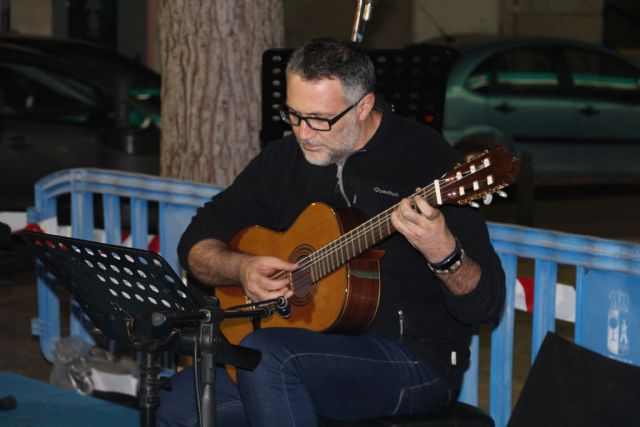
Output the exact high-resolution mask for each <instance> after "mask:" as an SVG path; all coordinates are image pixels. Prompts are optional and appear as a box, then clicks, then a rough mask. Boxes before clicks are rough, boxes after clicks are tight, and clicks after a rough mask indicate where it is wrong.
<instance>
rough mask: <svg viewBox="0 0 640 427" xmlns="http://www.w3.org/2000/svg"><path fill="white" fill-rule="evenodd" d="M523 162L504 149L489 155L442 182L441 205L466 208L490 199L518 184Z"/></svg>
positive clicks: (451, 172)
mask: <svg viewBox="0 0 640 427" xmlns="http://www.w3.org/2000/svg"><path fill="white" fill-rule="evenodd" d="M519 166H520V161H519V160H518V159H517V158H516V157H514V156H513V155H512V154H511V153H510V152H509V151H507V150H506V149H504V148H497V149H495V150H493V151H487V152H485V153H483V154H482V155H481V156H479V157H477V158H475V159H473V160H471V161H469V162H467V163H464V164H461V165H458V166H456V167H455V168H453V169H452V170H451V171H449V172H447V173H446V174H444V175H443V176H442V178H440V179H439V186H440V193H441V199H442V203H443V204H444V203H448V204H456V205H465V204H469V203H471V202H473V201H474V200H477V199H481V198H490V197H491V195H492V194H493V193H497V192H500V190H502V189H503V188H505V187H507V186H509V185H511V184H512V183H513V182H514V181H515V180H516V175H517V174H518V168H519Z"/></svg>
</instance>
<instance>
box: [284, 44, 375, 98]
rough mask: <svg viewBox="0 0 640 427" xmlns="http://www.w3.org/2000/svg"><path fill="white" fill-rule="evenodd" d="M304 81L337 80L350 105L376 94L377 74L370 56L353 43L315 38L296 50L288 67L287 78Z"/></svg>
mask: <svg viewBox="0 0 640 427" xmlns="http://www.w3.org/2000/svg"><path fill="white" fill-rule="evenodd" d="M292 74H297V75H299V76H300V77H302V79H304V80H309V81H317V80H322V79H338V80H339V81H340V83H341V84H342V88H343V89H344V92H345V96H346V98H347V101H348V102H349V103H355V102H357V101H358V100H360V99H361V98H362V97H363V96H364V95H366V94H367V93H370V92H374V90H375V86H376V75H375V70H374V68H373V63H372V62H371V59H370V58H369V56H368V55H367V54H366V53H365V52H363V51H362V50H360V49H359V48H357V47H356V46H355V45H354V44H353V43H350V42H346V41H339V40H335V39H329V38H325V39H315V40H311V41H310V42H308V43H307V44H305V45H304V46H302V47H300V48H298V49H296V50H295V51H294V52H293V54H292V55H291V58H289V62H288V64H287V77H289V76H290V75H292Z"/></svg>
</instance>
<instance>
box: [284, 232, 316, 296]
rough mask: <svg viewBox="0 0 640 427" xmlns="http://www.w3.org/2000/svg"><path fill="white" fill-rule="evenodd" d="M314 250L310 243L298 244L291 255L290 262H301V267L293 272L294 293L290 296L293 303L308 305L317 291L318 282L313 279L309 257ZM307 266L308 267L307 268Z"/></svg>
mask: <svg viewBox="0 0 640 427" xmlns="http://www.w3.org/2000/svg"><path fill="white" fill-rule="evenodd" d="M313 251H314V248H312V247H311V246H309V245H301V246H298V247H297V248H296V249H295V250H294V251H293V252H292V253H291V255H290V256H289V261H290V262H296V263H298V264H300V269H299V270H297V271H295V272H294V273H293V274H292V279H293V292H294V295H293V296H292V297H291V298H289V301H290V302H291V303H292V304H293V305H298V306H301V305H306V304H308V303H309V302H311V300H312V299H313V297H314V295H315V294H316V292H317V289H318V284H317V283H315V282H314V281H313V277H312V276H311V269H310V268H308V266H309V260H308V259H307V257H308V256H309V254H311V253H312V252H313ZM305 267H307V268H305Z"/></svg>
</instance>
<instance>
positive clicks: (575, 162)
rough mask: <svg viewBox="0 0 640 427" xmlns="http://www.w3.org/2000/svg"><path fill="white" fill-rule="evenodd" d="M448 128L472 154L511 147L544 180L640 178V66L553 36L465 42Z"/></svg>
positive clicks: (451, 90) (452, 79) (450, 92)
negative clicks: (530, 163) (530, 161)
mask: <svg viewBox="0 0 640 427" xmlns="http://www.w3.org/2000/svg"><path fill="white" fill-rule="evenodd" d="M453 46H454V47H455V48H456V49H457V50H458V51H459V53H460V56H459V58H458V59H457V61H456V62H455V63H454V65H453V66H452V68H451V70H450V74H449V78H448V83H447V91H446V102H445V108H444V119H443V126H442V130H443V134H444V135H445V137H446V138H447V140H448V141H449V142H450V143H451V144H452V145H454V146H455V147H456V148H457V149H458V150H459V151H460V152H461V153H462V154H463V155H464V156H465V157H466V158H469V157H473V156H475V155H477V154H478V153H479V152H481V151H482V150H485V149H492V148H495V147H497V146H504V147H507V148H508V149H510V150H511V151H512V152H513V153H514V154H515V155H516V156H518V157H521V158H522V157H524V156H527V155H528V156H527V158H530V159H531V160H532V166H533V176H534V179H535V181H536V183H540V184H556V183H561V184H566V183H615V182H630V183H640V161H639V159H640V126H638V125H639V124H640V67H638V66H637V65H636V64H634V63H633V62H631V61H630V60H628V59H626V58H624V57H623V56H621V55H619V54H617V53H615V52H613V51H612V50H609V49H607V48H604V47H602V46H598V45H594V44H588V43H583V42H579V41H572V40H563V39H553V38H514V39H481V38H478V37H472V38H471V40H467V41H465V40H460V41H458V44H457V45H456V44H454V45H453Z"/></svg>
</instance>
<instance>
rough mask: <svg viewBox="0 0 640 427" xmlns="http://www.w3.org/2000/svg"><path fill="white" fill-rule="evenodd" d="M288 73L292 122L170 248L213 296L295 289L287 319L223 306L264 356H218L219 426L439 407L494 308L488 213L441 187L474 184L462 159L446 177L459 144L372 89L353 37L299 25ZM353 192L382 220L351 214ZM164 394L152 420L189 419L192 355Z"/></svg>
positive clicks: (497, 273) (498, 297) (498, 294)
mask: <svg viewBox="0 0 640 427" xmlns="http://www.w3.org/2000/svg"><path fill="white" fill-rule="evenodd" d="M286 77H287V98H286V106H285V108H284V109H283V110H282V111H281V116H282V119H283V120H284V121H285V122H286V123H289V124H290V125H291V127H292V130H293V134H292V135H288V136H286V137H285V138H283V139H282V140H279V141H275V142H272V143H270V144H268V145H267V146H266V147H265V149H264V150H263V151H262V152H261V153H260V154H259V155H258V156H257V157H256V158H255V159H254V160H253V161H252V162H251V163H250V164H249V165H248V166H247V167H246V169H245V170H244V171H243V172H242V173H241V174H240V175H239V176H238V177H237V178H236V180H235V181H234V183H233V184H232V185H231V186H230V187H229V188H227V189H226V190H225V191H223V192H222V193H220V194H218V195H217V196H215V197H214V198H213V199H212V200H211V201H210V202H208V203H207V204H206V205H205V206H204V207H202V208H201V209H200V210H199V211H198V213H197V214H196V215H195V216H194V218H193V220H192V222H191V224H190V225H189V226H188V228H187V230H186V231H185V233H184V235H183V237H182V240H181V242H180V246H179V249H178V252H179V255H180V260H181V263H182V265H183V267H185V269H187V270H188V271H189V272H190V273H191V274H193V275H194V276H195V277H196V278H197V279H198V280H199V281H201V282H202V283H204V284H207V285H212V286H216V293H217V295H219V296H220V299H221V304H222V306H223V308H225V307H226V306H228V305H229V304H234V303H242V302H244V300H245V299H246V300H250V301H253V302H256V301H263V300H269V299H273V298H277V297H284V298H286V299H287V300H288V302H289V305H288V306H287V307H286V308H285V309H284V310H281V311H282V313H283V314H285V317H287V318H283V316H281V315H279V314H277V313H274V314H273V315H272V316H271V318H269V319H265V320H264V322H263V325H262V327H261V328H260V329H258V330H255V331H252V330H251V326H250V324H246V325H241V324H238V325H232V326H230V327H229V329H228V330H227V331H226V330H225V323H226V322H227V321H224V322H222V325H221V326H222V329H223V333H225V335H226V336H227V337H229V336H230V335H234V334H235V333H236V331H240V332H239V334H238V335H239V336H238V337H237V338H236V339H232V338H229V339H230V340H231V341H232V342H234V341H240V340H241V345H243V346H247V347H252V348H256V349H258V350H260V351H261V352H262V359H261V362H260V364H259V365H258V367H257V368H256V369H255V371H243V370H238V371H237V384H236V383H235V382H234V381H232V380H231V379H230V377H229V376H228V375H227V373H226V371H225V370H224V369H220V370H219V371H220V372H219V375H218V376H217V380H216V400H217V416H218V418H217V419H218V425H221V426H224V427H228V426H246V425H251V426H294V425H296V426H305V427H306V426H313V425H316V424H317V416H318V415H320V416H324V417H327V418H332V419H342V420H355V419H366V418H372V417H379V416H383V415H391V414H409V413H417V412H431V411H437V410H439V409H441V408H443V407H445V406H446V405H448V404H449V403H450V402H452V401H454V400H455V399H456V398H457V394H458V392H459V390H460V386H461V381H462V376H463V374H464V371H465V370H466V368H467V367H468V363H469V343H470V338H471V335H472V333H473V331H474V325H477V324H478V323H482V322H485V323H486V322H492V321H495V320H496V319H497V318H498V316H499V315H500V312H501V309H502V306H503V301H504V293H505V284H504V273H503V271H502V267H501V265H500V261H499V259H498V257H497V255H496V253H495V251H494V249H493V247H492V246H491V243H490V240H489V235H488V231H487V228H486V225H485V223H484V220H483V219H482V217H481V215H480V213H479V212H478V211H477V210H475V209H473V208H471V207H467V206H459V205H458V206H453V205H449V204H447V198H448V197H451V196H450V194H452V193H455V194H456V195H455V198H461V197H462V196H464V193H465V191H466V190H465V189H464V188H463V187H464V185H463V184H456V185H450V184H449V183H450V182H451V180H456V179H459V178H460V177H462V176H463V175H464V173H459V172H458V173H456V174H454V175H453V177H452V178H451V180H449V179H447V180H439V178H440V177H442V176H443V174H445V173H446V172H447V171H448V170H450V169H451V168H453V167H454V166H455V165H456V163H457V160H458V158H457V155H456V153H455V151H454V150H453V149H452V148H451V147H450V145H449V144H447V142H446V141H444V140H443V138H442V137H441V136H440V135H439V134H438V133H437V132H435V131H434V130H432V129H431V128H429V127H427V126H425V125H422V124H419V123H417V122H414V121H411V120H407V119H404V118H401V117H399V116H396V115H395V114H393V113H392V112H391V110H390V107H389V106H388V105H387V104H386V103H385V102H384V101H383V100H381V99H377V98H376V96H375V95H374V89H375V73H374V68H373V65H372V63H371V60H370V59H369V57H368V56H367V54H366V53H364V52H362V51H360V50H359V49H357V48H356V47H355V46H353V45H352V44H350V43H347V42H340V41H335V40H329V39H322V40H315V41H311V42H309V43H308V44H306V45H305V46H303V47H302V48H300V49H298V50H297V51H295V52H294V53H293V55H292V57H291V58H290V60H289V62H288V65H287V70H286ZM425 78H428V77H425ZM484 164H485V163H482V164H480V168H482V166H483V165H484ZM476 170H477V169H476V168H475V167H474V168H472V171H473V172H475V171H476ZM465 173H466V172H465ZM487 182H489V183H493V182H494V178H493V177H491V178H489V179H487ZM427 185H428V186H427ZM425 186H427V187H425ZM416 189H417V191H416ZM345 208H349V209H357V211H359V212H362V213H363V214H364V215H365V216H364V217H365V218H371V217H374V218H375V220H373V221H368V222H366V223H364V224H363V225H360V226H358V224H359V223H360V221H361V220H362V218H363V217H359V216H357V214H356V213H355V211H354V210H349V209H345ZM356 218H357V219H356ZM253 226H258V227H253ZM374 245H375V248H374V247H373V246H374ZM356 294H357V295H356ZM236 298H237V299H238V300H237V301H236ZM327 313H329V314H327ZM236 327H237V329H234V328H236ZM161 400H162V403H161V407H160V409H159V411H158V416H157V418H158V425H180V426H193V425H196V424H197V416H196V403H195V394H194V387H193V372H192V370H191V369H185V370H183V371H182V372H180V373H179V374H177V375H176V376H174V379H173V390H172V391H171V392H166V393H164V394H163V395H162V399H161Z"/></svg>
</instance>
